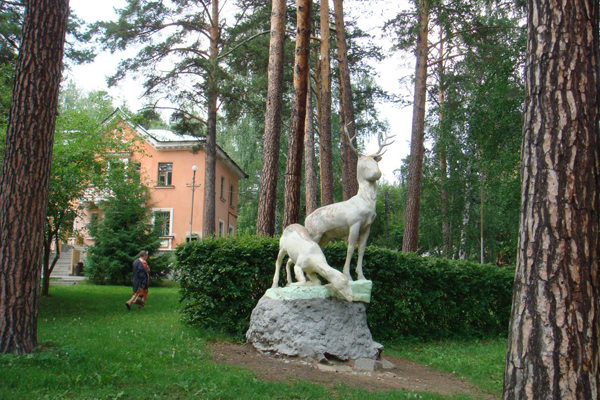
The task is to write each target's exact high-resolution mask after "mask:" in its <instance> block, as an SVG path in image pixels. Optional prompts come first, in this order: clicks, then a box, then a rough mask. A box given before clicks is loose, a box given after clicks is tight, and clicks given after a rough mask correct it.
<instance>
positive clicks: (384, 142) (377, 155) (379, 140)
mask: <svg viewBox="0 0 600 400" xmlns="http://www.w3.org/2000/svg"><path fill="white" fill-rule="evenodd" d="M394 137H396V135H392V136H388V134H387V133H386V134H385V139H384V140H383V143H381V139H380V138H379V137H378V138H377V143H379V150H377V151H376V152H375V153H373V154H371V155H370V156H371V157H373V158H375V159H376V161H379V160H380V159H381V157H382V156H383V155H384V154H385V152H386V151H387V149H386V150H383V148H384V147H387V146H389V145H391V144H392V143H394V142H395V140H392V141H391V142H389V143H388V140H390V139H392V138H394ZM382 150H383V152H382ZM377 159H379V160H377Z"/></svg>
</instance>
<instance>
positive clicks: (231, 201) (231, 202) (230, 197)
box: [229, 185, 234, 207]
mask: <svg viewBox="0 0 600 400" xmlns="http://www.w3.org/2000/svg"><path fill="white" fill-rule="evenodd" d="M233 194H234V192H233V185H231V186H230V187H229V205H230V206H231V207H233V197H234V196H233Z"/></svg>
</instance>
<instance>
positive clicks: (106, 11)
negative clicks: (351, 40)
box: [67, 0, 414, 182]
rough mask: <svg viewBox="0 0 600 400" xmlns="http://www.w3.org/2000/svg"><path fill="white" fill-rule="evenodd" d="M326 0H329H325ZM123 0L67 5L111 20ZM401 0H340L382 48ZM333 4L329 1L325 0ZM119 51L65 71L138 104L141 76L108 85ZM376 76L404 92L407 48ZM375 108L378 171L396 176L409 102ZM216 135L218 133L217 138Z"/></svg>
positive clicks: (406, 145)
mask: <svg viewBox="0 0 600 400" xmlns="http://www.w3.org/2000/svg"><path fill="white" fill-rule="evenodd" d="M330 3H331V1H330ZM125 4H126V1H125V0H102V1H90V0H71V1H70V5H71V8H72V9H73V10H74V11H75V13H76V14H77V16H78V17H79V18H81V19H83V20H84V21H86V22H94V21H98V20H111V19H114V18H116V13H115V11H114V9H115V8H123V7H124V6H125ZM404 4H405V1H404V0H397V1H391V2H390V1H384V0H370V1H362V2H360V1H347V2H345V7H346V10H345V11H346V12H347V13H350V14H351V15H356V16H360V18H358V22H359V25H360V27H361V28H362V29H364V30H367V31H370V32H371V33H372V34H373V35H374V36H375V37H376V38H378V39H379V40H380V41H379V43H380V45H381V46H382V48H383V50H384V51H386V54H390V52H389V51H388V50H389V47H390V42H389V39H385V38H381V36H382V34H381V30H380V29H379V27H380V26H381V25H382V24H383V22H384V21H385V20H387V19H388V18H390V17H391V16H393V15H396V12H397V10H399V9H400V8H401V7H402V6H403V5H404ZM330 7H331V10H333V4H330ZM124 57H125V56H124V55H123V54H119V53H115V54H110V53H108V52H103V53H100V54H99V55H98V56H97V57H96V59H95V61H94V62H93V63H91V64H86V65H81V66H74V67H72V69H71V71H68V72H67V76H68V78H70V79H73V80H74V81H75V82H76V84H77V86H78V87H79V88H81V89H83V90H85V91H92V90H106V91H107V92H108V93H109V94H110V95H111V96H112V97H113V98H114V99H115V101H116V103H117V104H121V103H125V104H127V105H128V106H129V107H130V108H131V109H133V110H137V109H139V108H140V107H141V106H142V105H143V104H144V100H143V99H140V96H141V94H142V87H141V82H137V81H135V80H134V79H132V78H131V77H128V78H126V79H125V80H124V81H123V82H122V83H121V84H120V85H119V86H118V87H113V88H108V87H107V84H106V77H107V76H109V75H112V74H113V73H114V72H115V71H116V68H117V65H118V63H119V61H120V59H121V58H124ZM374 67H375V69H376V71H377V72H378V76H377V77H376V81H377V82H378V83H379V85H380V86H381V87H382V88H383V89H384V90H387V91H388V92H390V93H394V94H401V93H403V94H405V95H406V94H409V95H410V91H411V90H412V87H411V88H407V87H401V86H400V82H399V80H400V78H402V77H405V76H408V75H410V74H411V73H412V71H414V57H413V56H412V55H406V54H403V55H401V54H390V57H389V58H386V59H385V60H384V61H382V62H381V63H379V64H378V65H374ZM377 108H378V110H379V113H380V117H381V118H383V119H386V120H387V121H388V123H389V126H390V135H395V136H396V137H395V138H394V140H395V142H394V144H392V145H391V146H389V147H388V151H387V153H386V154H385V155H384V157H383V159H382V160H381V162H380V163H379V166H380V169H381V171H382V172H383V179H385V180H386V181H388V182H395V177H394V174H393V171H394V170H395V169H397V168H399V167H400V164H401V160H402V159H403V158H405V157H406V156H407V155H408V154H409V153H410V135H411V122H412V107H406V108H400V107H399V106H397V105H394V104H392V103H379V104H377ZM217 141H218V138H217ZM377 148H378V144H377V140H376V139H373V140H371V141H370V142H369V143H368V144H367V145H366V149H365V152H366V153H367V154H369V153H372V152H374V151H376V150H377Z"/></svg>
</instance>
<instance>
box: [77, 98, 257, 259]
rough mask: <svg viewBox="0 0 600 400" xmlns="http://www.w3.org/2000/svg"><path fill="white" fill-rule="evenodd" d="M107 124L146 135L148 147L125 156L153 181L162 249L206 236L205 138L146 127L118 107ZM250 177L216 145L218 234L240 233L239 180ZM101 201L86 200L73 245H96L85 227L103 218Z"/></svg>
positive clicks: (145, 144)
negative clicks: (204, 234)
mask: <svg viewBox="0 0 600 400" xmlns="http://www.w3.org/2000/svg"><path fill="white" fill-rule="evenodd" d="M106 124H107V125H109V124H111V125H112V124H117V125H119V126H121V127H122V128H123V129H124V130H125V132H126V133H131V134H132V135H137V136H138V137H139V138H140V139H142V140H141V144H142V147H143V151H142V152H139V153H133V154H128V155H124V158H126V159H127V162H130V163H132V164H134V165H135V166H136V168H139V170H140V175H141V178H142V182H150V187H151V193H152V198H151V200H150V203H151V204H152V211H153V214H154V216H155V217H160V221H163V222H162V223H161V230H162V232H163V235H162V239H163V240H162V246H161V248H160V250H163V251H169V250H174V249H175V247H176V246H177V245H179V244H181V243H183V242H185V241H186V240H189V239H190V237H191V238H192V240H197V239H198V238H200V237H202V236H203V232H202V226H203V222H204V221H203V216H204V175H205V168H204V167H205V151H204V144H205V140H204V139H203V138H196V137H193V136H189V135H177V134H175V133H173V132H171V131H168V130H164V129H144V128H143V127H141V126H139V125H135V126H134V125H133V124H132V123H131V122H130V120H129V118H128V116H127V115H126V114H125V113H124V112H122V111H121V110H120V109H116V110H115V112H114V113H113V114H112V115H111V116H110V117H109V118H108V119H107V120H106ZM194 166H196V167H197V171H196V173H195V184H196V190H195V192H194V204H193V221H191V219H190V217H191V215H192V189H191V184H192V177H193V176H194V172H193V170H192V167H194ZM246 177H247V175H246V173H245V172H244V171H242V169H241V168H240V167H239V166H238V165H237V164H236V163H235V161H233V160H232V159H231V157H229V156H228V155H227V153H225V152H224V151H223V149H221V148H220V147H219V146H217V165H216V175H215V178H216V179H215V189H216V194H215V226H216V230H217V232H216V234H217V235H219V236H225V235H235V233H236V231H237V210H238V180H239V179H242V178H246ZM99 200H101V199H99V198H93V197H88V198H85V199H84V203H85V211H84V215H83V217H82V218H81V219H79V220H77V221H76V222H75V228H76V230H77V231H78V232H80V236H79V238H78V239H74V242H75V243H74V244H76V245H78V244H79V245H80V244H86V245H90V244H92V243H93V242H92V240H91V237H89V236H88V235H87V233H86V229H85V226H87V224H88V223H89V221H91V220H92V219H95V218H101V216H102V211H101V210H100V209H99V208H98V201H99ZM190 222H191V224H190ZM190 225H191V228H192V231H191V232H190ZM82 242H83V243H82ZM74 261H75V260H74ZM75 262H76V261H75Z"/></svg>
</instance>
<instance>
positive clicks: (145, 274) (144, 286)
mask: <svg viewBox="0 0 600 400" xmlns="http://www.w3.org/2000/svg"><path fill="white" fill-rule="evenodd" d="M146 260H148V252H147V251H146V250H142V251H140V254H139V255H138V258H137V259H136V260H135V261H134V262H133V296H131V298H130V299H129V301H127V302H125V306H126V307H127V309H128V310H131V305H132V304H137V305H138V309H140V308H142V307H143V306H144V304H146V299H147V298H148V284H149V283H150V267H148V263H147V262H146Z"/></svg>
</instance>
